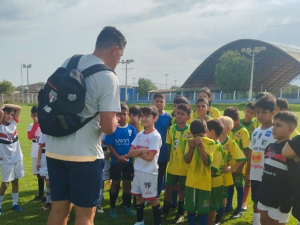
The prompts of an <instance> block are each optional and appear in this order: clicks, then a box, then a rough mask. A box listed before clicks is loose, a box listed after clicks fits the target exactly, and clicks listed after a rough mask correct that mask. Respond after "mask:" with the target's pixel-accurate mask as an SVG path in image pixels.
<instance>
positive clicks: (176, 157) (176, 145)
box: [166, 124, 192, 176]
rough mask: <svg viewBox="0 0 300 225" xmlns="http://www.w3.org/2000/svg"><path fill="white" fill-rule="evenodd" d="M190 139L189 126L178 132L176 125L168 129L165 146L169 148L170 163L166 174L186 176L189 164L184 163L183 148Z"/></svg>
mask: <svg viewBox="0 0 300 225" xmlns="http://www.w3.org/2000/svg"><path fill="white" fill-rule="evenodd" d="M191 137H192V135H191V132H190V125H186V127H185V128H184V129H182V130H180V129H179V128H178V127H177V125H176V124H175V125H172V126H171V127H169V128H168V132H167V138H166V144H168V145H169V146H170V161H169V165H168V169H167V172H168V173H170V174H173V175H178V176H186V175H187V171H188V168H189V164H187V163H186V162H185V161H184V153H185V146H186V145H187V144H188V140H189V139H190V138H191Z"/></svg>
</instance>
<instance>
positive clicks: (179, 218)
mask: <svg viewBox="0 0 300 225" xmlns="http://www.w3.org/2000/svg"><path fill="white" fill-rule="evenodd" d="M183 221H184V215H180V214H177V215H176V217H175V219H174V220H173V224H179V223H182V222H183Z"/></svg>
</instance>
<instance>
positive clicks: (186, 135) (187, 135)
mask: <svg viewBox="0 0 300 225" xmlns="http://www.w3.org/2000/svg"><path fill="white" fill-rule="evenodd" d="M190 136H191V132H187V133H186V134H185V135H183V137H184V138H190Z"/></svg>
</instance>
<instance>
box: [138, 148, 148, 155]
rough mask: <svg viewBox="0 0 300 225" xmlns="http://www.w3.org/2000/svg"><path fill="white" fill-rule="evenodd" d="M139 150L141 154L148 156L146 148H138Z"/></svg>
mask: <svg viewBox="0 0 300 225" xmlns="http://www.w3.org/2000/svg"><path fill="white" fill-rule="evenodd" d="M140 150H141V151H142V154H148V151H149V150H148V148H140Z"/></svg>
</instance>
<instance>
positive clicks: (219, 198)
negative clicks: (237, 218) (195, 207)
mask: <svg viewBox="0 0 300 225" xmlns="http://www.w3.org/2000/svg"><path fill="white" fill-rule="evenodd" d="M223 195H224V187H223V186H220V187H212V188H211V196H210V206H209V209H210V211H214V210H219V209H221V208H223V207H224V205H223V204H224V203H223V199H224V198H223Z"/></svg>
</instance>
